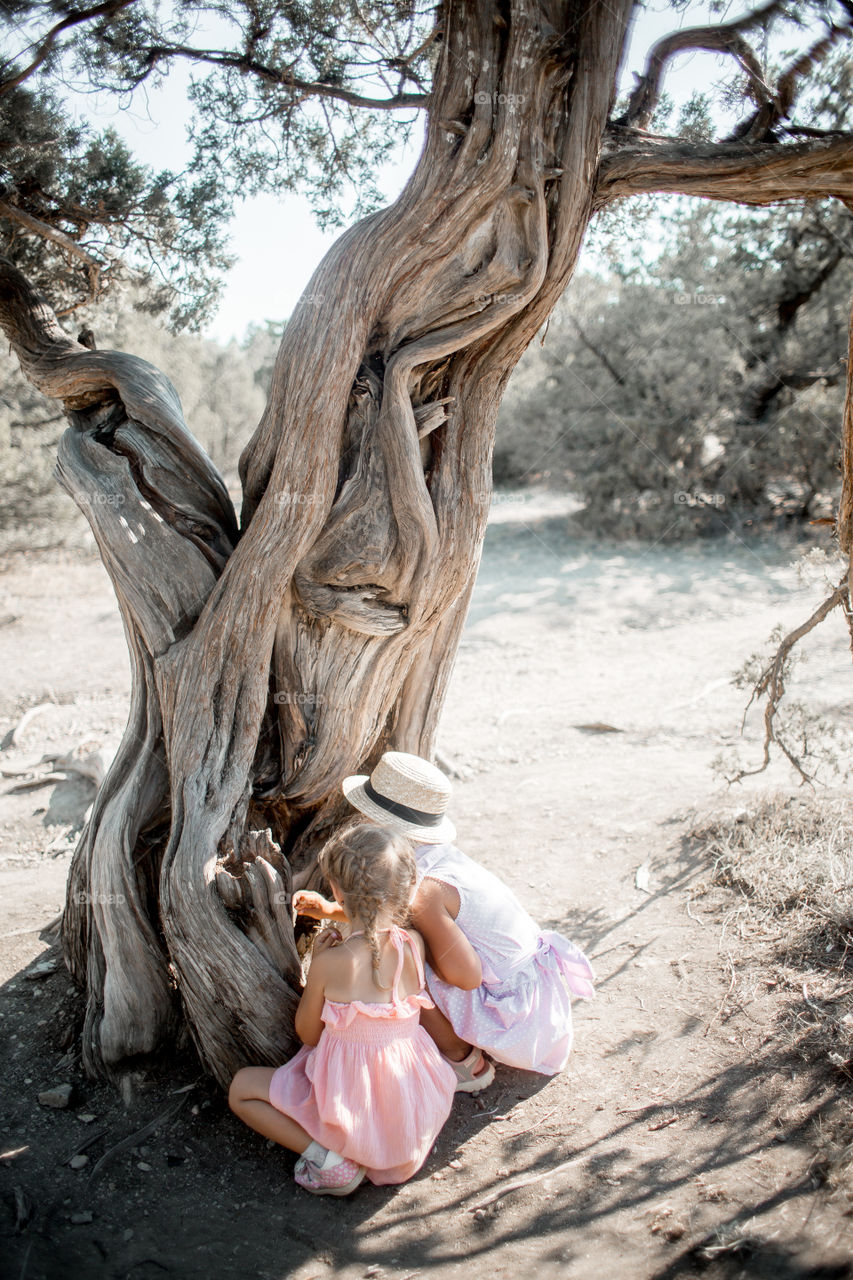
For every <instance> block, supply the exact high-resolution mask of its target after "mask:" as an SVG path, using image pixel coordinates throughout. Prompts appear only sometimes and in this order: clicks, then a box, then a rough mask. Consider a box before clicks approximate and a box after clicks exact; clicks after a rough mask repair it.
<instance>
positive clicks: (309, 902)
mask: <svg viewBox="0 0 853 1280" xmlns="http://www.w3.org/2000/svg"><path fill="white" fill-rule="evenodd" d="M293 910H294V911H295V912H296V914H297V915H298V916H308V917H309V919H311V920H326V919H328V918H329V916H331V915H334V914H336V912H337V910H338V908H337V904H336V903H334V902H329V901H328V899H327V898H324V897H323V895H322V893H314V892H313V890H311V889H299V890H298V891H297V892H296V893H294V895H293Z"/></svg>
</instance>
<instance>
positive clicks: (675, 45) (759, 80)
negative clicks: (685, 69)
mask: <svg viewBox="0 0 853 1280" xmlns="http://www.w3.org/2000/svg"><path fill="white" fill-rule="evenodd" d="M780 8H781V4H780V2H779V0H770V2H769V3H768V4H764V5H762V6H761V8H759V9H755V10H753V12H752V13H748V14H746V15H744V17H742V18H737V19H736V20H735V21H734V22H725V23H713V24H711V25H710V26H704V27H687V28H685V30H683V31H673V32H670V34H669V35H667V36H664V37H663V38H662V39H661V40H658V41H657V43H656V44H654V45H653V46H652V48H651V50H650V52H649V54H648V55H647V57H646V65H645V69H644V71H643V74H642V75H641V76H638V77H637V83H636V85H635V86H634V91H633V93H632V94H631V98H630V101H629V103H628V108H627V110H626V111H625V113H624V115H622V116H621V117H620V118H619V119H618V120H617V121H616V124H619V125H627V126H633V127H636V128H639V129H645V128H646V127H647V125H648V123H649V121H650V120H651V118H652V115H653V114H654V110H655V107H656V106H657V104H658V99H659V98H660V92H661V84H662V80H663V74H664V70H665V68H666V64H667V63H668V62H669V60H670V59H671V58H674V57H675V55H676V54H678V53H684V52H685V51H686V50H687V49H702V50H704V51H705V52H708V53H730V54H731V55H732V57H734V58H735V59H736V60H737V62H739V63H740V65H741V67H742V68H743V70H744V71H745V72H746V74H747V78H748V81H749V92H750V94H751V96H752V98H753V99H754V101H755V102H756V103H757V104H758V105H759V107H760V106H763V105H764V104H765V103H769V102H771V101H772V99H773V97H774V94H773V91H772V89H771V88H770V87H769V86H768V85H767V84H766V83H765V80H764V73H763V70H762V68H761V63H760V62H759V60H758V57H757V55H756V53H755V50H754V49H753V48H752V46H751V45H750V44H749V43H748V42H747V41H746V40H744V38H743V33H744V32H745V31H751V30H752V29H753V28H754V27H757V26H761V25H762V24H763V23H765V22H767V21H768V20H769V19H770V18H771V17H772V16H773V15H774V14H775V13H776V12H777V11H778V10H779V9H780Z"/></svg>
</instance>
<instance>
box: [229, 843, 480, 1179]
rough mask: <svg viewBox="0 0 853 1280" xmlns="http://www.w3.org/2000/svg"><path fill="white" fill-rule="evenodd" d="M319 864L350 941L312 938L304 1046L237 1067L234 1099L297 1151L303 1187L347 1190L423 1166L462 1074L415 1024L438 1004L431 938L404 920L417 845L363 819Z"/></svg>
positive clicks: (300, 1024) (301, 1030)
mask: <svg viewBox="0 0 853 1280" xmlns="http://www.w3.org/2000/svg"><path fill="white" fill-rule="evenodd" d="M320 867H321V870H322V872H323V875H324V877H325V878H326V879H327V880H328V881H329V883H330V885H331V887H332V891H333V893H334V895H335V900H336V903H337V904H338V907H339V909H340V910H341V911H342V914H343V916H344V917H345V918H346V919H348V920H349V922H350V923H351V924H355V925H357V926H358V927H357V928H356V929H354V930H353V931H352V932H350V933H349V936H348V937H347V938H346V939H343V938H342V937H341V933H340V932H339V931H338V930H337V929H327V930H326V931H325V933H324V934H321V935H320V938H319V939H318V940H317V942H316V943H315V946H314V954H313V959H312V961H311V968H310V970H309V973H308V978H307V981H306V984H305V990H304V992H303V995H302V999H301V1001H300V1004H299V1008H298V1009H297V1013H296V1032H297V1034H298V1035H299V1036H300V1038H301V1039H302V1040H303V1042H304V1043H303V1047H302V1048H301V1049H300V1050H299V1052H298V1053H297V1054H296V1056H295V1057H294V1058H292V1059H291V1060H290V1061H289V1062H286V1063H285V1064H284V1066H281V1067H278V1068H277V1069H275V1070H273V1069H272V1068H271V1067H244V1068H243V1069H242V1070H241V1071H238V1072H237V1074H236V1076H235V1077H234V1080H233V1081H232V1083H231V1090H230V1092H229V1097H228V1101H229V1105H230V1106H231V1109H232V1110H233V1111H234V1112H235V1114H236V1115H238V1116H239V1117H240V1118H241V1119H242V1120H244V1121H245V1122H246V1124H248V1125H250V1126H251V1127H252V1128H253V1129H256V1130H257V1131H258V1132H259V1133H262V1134H264V1135H265V1136H266V1137H269V1138H272V1139H273V1140H274V1141H276V1142H279V1143H281V1145H282V1146H285V1147H288V1148H289V1149H290V1150H292V1151H297V1152H299V1153H300V1159H299V1160H298V1161H297V1163H296V1169H295V1172H294V1176H295V1178H296V1181H297V1182H298V1183H299V1185H300V1186H302V1187H305V1189H306V1190H308V1191H312V1192H314V1193H315V1194H319V1195H348V1194H349V1192H350V1191H353V1190H354V1189H355V1188H356V1187H357V1186H358V1185H359V1183H360V1182H361V1181H362V1179H363V1178H364V1177H365V1175H366V1176H367V1177H368V1178H369V1179H370V1181H371V1182H374V1183H376V1184H384V1183H396V1182H405V1181H406V1179H407V1178H410V1177H411V1176H412V1175H413V1174H414V1173H416V1172H417V1170H418V1169H419V1168H420V1167H421V1165H422V1164H423V1162H424V1160H425V1159H426V1157H427V1155H428V1154H429V1150H430V1148H431V1147H432V1144H433V1142H434V1141H435V1139H436V1137H437V1135H438V1133H439V1130H440V1129H441V1127H442V1125H443V1124H444V1122H445V1120H446V1119H447V1117H448V1115H449V1114H450V1108H451V1104H452V1101H453V1093H454V1088H455V1085H456V1076H455V1073H454V1071H453V1068H452V1067H451V1066H450V1065H449V1063H448V1062H447V1061H446V1060H445V1059H444V1058H443V1057H442V1055H441V1054H440V1053H439V1051H438V1049H437V1048H436V1045H435V1044H434V1042H433V1040H432V1039H431V1038H430V1037H429V1035H428V1034H427V1033H426V1031H424V1030H423V1028H422V1027H421V1026H420V1024H419V1018H420V1014H421V1011H422V1010H423V1009H427V1008H431V1007H432V1001H431V1000H430V998H429V996H428V995H427V993H426V991H425V990H424V967H423V943H422V942H421V939H420V937H419V935H418V934H416V933H414V932H413V931H409V930H406V929H403V928H401V927H400V925H399V924H398V923H397V921H398V920H400V919H401V918H405V916H406V915H407V912H408V907H409V903H410V900H411V896H412V892H413V890H414V887H415V864H414V858H413V856H412V852H411V848H410V846H409V845H408V844H407V842H406V841H404V840H400V839H399V838H398V837H395V835H394V833H393V832H391V831H387V830H383V829H382V828H380V827H375V826H367V825H365V826H362V827H359V828H356V829H355V830H350V831H349V832H347V833H346V834H345V835H344V836H342V837H339V838H338V839H337V840H335V841H333V842H332V844H331V845H328V846H327V847H326V849H324V850H323V853H322V854H321V858H320ZM384 978H388V979H390V981H383V979H384ZM377 995H380V996H383V995H384V996H385V998H383V999H379V1000H377V999H376V998H375V997H376V996H377Z"/></svg>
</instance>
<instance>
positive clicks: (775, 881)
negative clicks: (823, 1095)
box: [690, 792, 853, 1186]
mask: <svg viewBox="0 0 853 1280" xmlns="http://www.w3.org/2000/svg"><path fill="white" fill-rule="evenodd" d="M690 838H691V839H692V840H694V841H696V842H697V844H698V845H699V847H700V848H701V850H702V851H703V852H704V853H705V855H706V856H707V857H708V859H709V860H711V861H712V862H713V866H714V879H715V881H716V882H717V883H718V884H721V885H724V886H726V887H728V888H730V889H732V890H733V891H734V892H735V893H736V894H738V896H739V899H740V901H739V903H738V906H737V908H736V911H735V913H734V914H736V915H737V916H738V918H740V919H742V918H743V916H744V915H746V916H747V918H748V920H749V926H750V927H749V933H750V936H751V938H752V940H753V942H754V943H755V942H756V941H757V943H758V951H759V955H758V964H759V965H768V966H770V967H771V968H772V970H773V977H772V984H771V985H776V984H778V989H779V990H780V991H787V992H788V993H789V995H790V999H788V1000H786V1001H785V1002H784V1005H783V1011H782V1013H781V1015H780V1026H779V1030H780V1033H781V1034H782V1035H783V1036H784V1038H785V1040H786V1041H787V1042H788V1045H789V1047H790V1049H791V1050H792V1051H794V1052H795V1053H797V1054H798V1055H799V1056H800V1057H801V1058H803V1059H804V1060H805V1061H807V1062H809V1063H811V1064H812V1065H813V1066H816V1067H818V1068H819V1069H821V1070H825V1069H827V1068H829V1070H830V1071H831V1072H832V1073H833V1075H834V1076H835V1078H836V1082H837V1083H838V1084H842V1085H844V1086H846V1087H848V1088H849V1086H850V1085H851V1084H853V802H851V801H850V800H849V799H848V798H847V797H845V796H839V795H837V794H836V795H833V794H828V793H825V792H824V793H818V794H813V793H812V794H808V795H802V796H793V797H792V796H787V795H775V794H770V795H766V796H763V797H761V798H756V800H755V802H754V803H753V804H752V806H751V807H750V808H748V809H740V810H738V811H737V812H735V813H732V814H727V815H725V816H722V817H716V818H713V819H710V820H705V821H702V822H699V823H697V824H696V825H695V826H694V827H693V829H692V830H691V832H690ZM819 1145H820V1151H819V1153H818V1159H819V1161H820V1163H821V1164H822V1165H823V1166H824V1168H825V1171H826V1173H827V1176H828V1177H829V1179H830V1181H832V1182H834V1183H835V1184H836V1185H838V1186H842V1185H844V1184H847V1185H849V1184H850V1182H851V1179H853V1121H850V1122H848V1123H846V1124H842V1125H841V1126H840V1127H837V1126H836V1127H835V1128H834V1130H833V1131H831V1132H830V1131H827V1132H826V1133H824V1134H823V1135H822V1136H821V1140H820V1144H819Z"/></svg>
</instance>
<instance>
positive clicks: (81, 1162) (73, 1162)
mask: <svg viewBox="0 0 853 1280" xmlns="http://www.w3.org/2000/svg"><path fill="white" fill-rule="evenodd" d="M88 1163H89V1157H88V1156H84V1155H83V1154H82V1152H81V1154H80V1155H79V1156H72V1157H71V1159H70V1160H69V1161H68V1165H69V1168H71V1169H85V1168H86V1165H87V1164H88Z"/></svg>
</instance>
